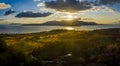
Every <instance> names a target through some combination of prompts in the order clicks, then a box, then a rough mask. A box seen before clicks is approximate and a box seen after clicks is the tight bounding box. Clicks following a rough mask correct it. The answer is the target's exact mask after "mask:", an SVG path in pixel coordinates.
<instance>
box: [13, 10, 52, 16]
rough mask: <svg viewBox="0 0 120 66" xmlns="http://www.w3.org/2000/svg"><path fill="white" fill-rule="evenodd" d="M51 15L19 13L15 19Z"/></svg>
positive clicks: (29, 12) (30, 12) (28, 12)
mask: <svg viewBox="0 0 120 66" xmlns="http://www.w3.org/2000/svg"><path fill="white" fill-rule="evenodd" d="M51 14H52V13H33V12H32V11H27V12H21V13H19V14H17V15H16V16H15V17H18V18H22V17H46V16H49V15H51Z"/></svg>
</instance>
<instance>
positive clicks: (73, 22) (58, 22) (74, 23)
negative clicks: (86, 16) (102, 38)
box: [23, 20, 98, 26]
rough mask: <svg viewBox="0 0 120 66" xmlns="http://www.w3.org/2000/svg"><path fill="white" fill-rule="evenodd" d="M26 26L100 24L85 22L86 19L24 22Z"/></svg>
mask: <svg viewBox="0 0 120 66" xmlns="http://www.w3.org/2000/svg"><path fill="white" fill-rule="evenodd" d="M23 25H25V26H32V25H34V26H35V25H38V26H40V25H42V26H81V25H98V24H97V23H95V22H84V21H64V20H63V21H48V22H45V23H42V24H23Z"/></svg>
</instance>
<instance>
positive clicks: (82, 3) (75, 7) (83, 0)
mask: <svg viewBox="0 0 120 66" xmlns="http://www.w3.org/2000/svg"><path fill="white" fill-rule="evenodd" d="M36 1H40V2H41V3H39V4H38V6H44V7H46V8H50V9H55V10H56V11H61V12H77V11H83V10H89V9H91V8H93V7H94V6H103V5H105V6H107V7H109V6H108V4H109V5H114V4H116V3H120V0H47V1H46V0H45V1H43V0H36Z"/></svg>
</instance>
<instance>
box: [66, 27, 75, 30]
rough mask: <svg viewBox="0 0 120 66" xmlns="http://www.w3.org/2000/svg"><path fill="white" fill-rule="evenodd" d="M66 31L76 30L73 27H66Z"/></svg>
mask: <svg viewBox="0 0 120 66" xmlns="http://www.w3.org/2000/svg"><path fill="white" fill-rule="evenodd" d="M65 29H66V30H75V28H73V27H65Z"/></svg>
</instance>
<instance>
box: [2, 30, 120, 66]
mask: <svg viewBox="0 0 120 66" xmlns="http://www.w3.org/2000/svg"><path fill="white" fill-rule="evenodd" d="M10 65H11V66H120V29H103V30H94V31H74V30H71V31H68V30H53V31H48V32H40V33H30V34H0V66H10Z"/></svg>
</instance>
